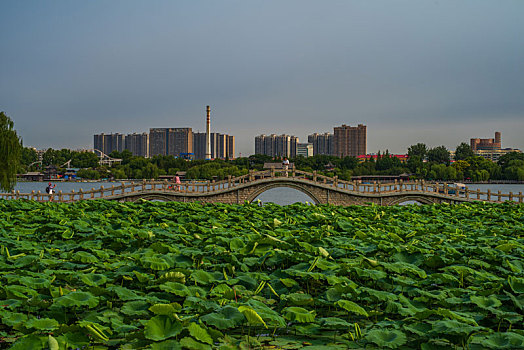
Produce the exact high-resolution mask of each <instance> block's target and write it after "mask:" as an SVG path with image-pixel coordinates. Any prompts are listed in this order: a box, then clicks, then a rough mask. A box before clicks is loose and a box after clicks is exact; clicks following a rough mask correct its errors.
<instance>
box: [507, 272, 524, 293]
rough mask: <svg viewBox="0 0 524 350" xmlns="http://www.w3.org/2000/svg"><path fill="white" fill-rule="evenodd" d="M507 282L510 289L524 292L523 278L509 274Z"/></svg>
mask: <svg viewBox="0 0 524 350" xmlns="http://www.w3.org/2000/svg"><path fill="white" fill-rule="evenodd" d="M508 283H509V286H510V287H511V289H512V290H513V291H514V292H515V293H519V294H523V293H524V278H521V277H516V276H510V277H509V278H508Z"/></svg>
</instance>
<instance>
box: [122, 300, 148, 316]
mask: <svg viewBox="0 0 524 350" xmlns="http://www.w3.org/2000/svg"><path fill="white" fill-rule="evenodd" d="M149 306H150V304H149V303H148V302H146V301H142V300H136V301H129V302H127V303H125V304H124V305H122V308H121V310H120V311H121V312H122V313H123V314H124V315H129V316H146V315H149V313H148V311H147V310H148V308H149Z"/></svg>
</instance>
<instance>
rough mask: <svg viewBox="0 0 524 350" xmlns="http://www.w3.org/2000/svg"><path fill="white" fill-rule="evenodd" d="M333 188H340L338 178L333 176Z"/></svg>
mask: <svg viewBox="0 0 524 350" xmlns="http://www.w3.org/2000/svg"><path fill="white" fill-rule="evenodd" d="M293 177H295V176H294V174H293ZM333 186H334V187H338V176H337V175H335V176H333Z"/></svg>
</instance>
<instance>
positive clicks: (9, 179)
mask: <svg viewBox="0 0 524 350" xmlns="http://www.w3.org/2000/svg"><path fill="white" fill-rule="evenodd" d="M22 148H23V146H22V140H21V139H20V138H19V137H18V135H17V134H16V131H15V130H14V123H13V121H12V120H11V119H10V118H9V117H8V116H7V115H6V114H5V113H4V112H0V190H4V191H12V190H13V188H14V187H15V184H16V172H17V171H18V168H19V167H20V160H21V155H22Z"/></svg>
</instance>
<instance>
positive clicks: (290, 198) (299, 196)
mask: <svg viewBox="0 0 524 350" xmlns="http://www.w3.org/2000/svg"><path fill="white" fill-rule="evenodd" d="M257 200H260V201H261V202H262V204H264V203H269V202H271V203H275V204H279V205H289V204H293V203H297V202H298V203H311V204H315V201H314V200H313V199H312V198H311V197H309V196H308V195H306V194H305V193H303V192H300V191H298V190H295V189H293V188H289V187H279V188H272V189H270V190H267V191H265V192H263V193H261V194H260V195H259V196H258V197H257V198H255V200H254V201H253V202H256V201H257Z"/></svg>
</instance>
